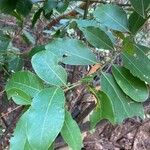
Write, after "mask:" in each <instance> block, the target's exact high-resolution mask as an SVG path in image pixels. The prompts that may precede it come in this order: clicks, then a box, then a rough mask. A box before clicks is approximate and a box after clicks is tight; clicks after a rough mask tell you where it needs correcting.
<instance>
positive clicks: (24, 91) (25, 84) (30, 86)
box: [5, 71, 44, 105]
mask: <svg viewBox="0 0 150 150" xmlns="http://www.w3.org/2000/svg"><path fill="white" fill-rule="evenodd" d="M43 87H44V85H43V83H42V82H41V80H39V78H38V77H37V76H36V75H34V74H33V73H31V72H29V71H20V72H17V73H15V74H14V75H13V76H12V78H11V79H10V80H9V81H8V83H7V85H6V87H5V90H6V92H7V96H8V98H10V97H13V99H14V100H15V101H16V102H17V103H18V104H21V103H22V104H27V105H28V104H29V103H30V101H29V98H30V97H31V98H32V97H34V96H35V95H36V94H37V93H38V92H39V91H40V90H41V89H43ZM19 100H20V101H19ZM23 100H24V101H23Z"/></svg>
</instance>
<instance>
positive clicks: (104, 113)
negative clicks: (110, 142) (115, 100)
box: [90, 89, 115, 128]
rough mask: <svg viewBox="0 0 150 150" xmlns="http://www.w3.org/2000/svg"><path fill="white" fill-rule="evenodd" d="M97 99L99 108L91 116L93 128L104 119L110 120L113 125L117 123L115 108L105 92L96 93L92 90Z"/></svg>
mask: <svg viewBox="0 0 150 150" xmlns="http://www.w3.org/2000/svg"><path fill="white" fill-rule="evenodd" d="M90 91H91V92H92V93H93V94H94V95H95V97H96V99H97V106H96V108H95V109H94V110H93V113H92V114H91V115H90V123H91V128H94V127H95V126H96V124H97V123H98V122H99V121H100V120H102V119H108V120H109V121H110V122H111V123H112V124H114V123H115V116H114V115H115V114H114V108H113V105H112V102H111V100H110V99H109V98H108V96H107V95H106V94H105V93H104V92H103V91H95V90H94V89H90Z"/></svg>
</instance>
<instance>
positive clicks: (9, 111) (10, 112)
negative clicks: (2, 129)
mask: <svg viewBox="0 0 150 150" xmlns="http://www.w3.org/2000/svg"><path fill="white" fill-rule="evenodd" d="M21 107H22V106H17V107H16V108H14V109H12V110H11V111H9V112H7V113H5V114H3V115H2V116H0V118H3V117H5V116H7V115H9V114H10V113H12V112H13V111H15V110H17V109H19V108H21Z"/></svg>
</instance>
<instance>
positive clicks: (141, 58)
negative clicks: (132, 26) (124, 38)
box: [122, 43, 150, 84]
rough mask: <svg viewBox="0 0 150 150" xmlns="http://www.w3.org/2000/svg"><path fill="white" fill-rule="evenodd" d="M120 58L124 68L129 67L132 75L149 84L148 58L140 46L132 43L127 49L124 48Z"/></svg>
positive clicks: (149, 64) (149, 62)
mask: <svg viewBox="0 0 150 150" xmlns="http://www.w3.org/2000/svg"><path fill="white" fill-rule="evenodd" d="M126 44H128V43H126ZM130 44H131V43H130ZM128 51H132V53H129V52H128ZM122 58H123V63H124V66H125V68H127V69H129V70H130V72H131V73H132V74H133V75H134V76H137V77H138V78H140V79H141V80H142V81H145V82H147V83H148V84H150V59H149V58H148V57H147V55H146V54H145V52H144V49H143V48H142V47H141V46H138V45H136V44H134V43H132V46H130V47H129V49H125V50H124V52H123V53H122Z"/></svg>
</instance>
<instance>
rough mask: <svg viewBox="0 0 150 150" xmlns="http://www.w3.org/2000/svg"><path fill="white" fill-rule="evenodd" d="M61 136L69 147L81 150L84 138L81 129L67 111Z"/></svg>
mask: <svg viewBox="0 0 150 150" xmlns="http://www.w3.org/2000/svg"><path fill="white" fill-rule="evenodd" d="M61 135H62V137H63V139H64V140H65V142H66V143H67V144H68V145H69V147H71V148H72V149H73V150H81V148H82V137H81V132H80V129H79V127H78V125H77V123H76V122H75V121H74V120H73V118H72V116H71V114H70V113H69V112H67V111H66V113H65V121H64V125H63V128H62V130H61Z"/></svg>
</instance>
